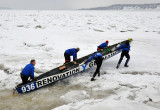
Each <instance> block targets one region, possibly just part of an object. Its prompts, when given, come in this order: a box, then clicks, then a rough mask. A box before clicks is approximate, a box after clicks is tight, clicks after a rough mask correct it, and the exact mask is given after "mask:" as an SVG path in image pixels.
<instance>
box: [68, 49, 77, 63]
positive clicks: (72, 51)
mask: <svg viewBox="0 0 160 110" xmlns="http://www.w3.org/2000/svg"><path fill="white" fill-rule="evenodd" d="M65 53H67V54H68V55H70V56H73V61H76V58H77V50H76V49H75V48H72V49H68V50H66V51H65Z"/></svg>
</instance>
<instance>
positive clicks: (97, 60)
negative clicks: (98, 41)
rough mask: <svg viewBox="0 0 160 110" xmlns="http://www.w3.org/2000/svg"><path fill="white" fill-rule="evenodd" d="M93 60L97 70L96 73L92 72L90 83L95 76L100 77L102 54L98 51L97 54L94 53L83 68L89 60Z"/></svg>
mask: <svg viewBox="0 0 160 110" xmlns="http://www.w3.org/2000/svg"><path fill="white" fill-rule="evenodd" d="M93 59H94V60H95V63H96V65H97V69H96V71H95V72H94V74H93V77H92V78H91V81H94V80H95V79H94V78H95V77H96V75H97V74H98V76H100V68H101V65H102V62H103V56H102V53H101V51H100V50H98V52H96V53H94V54H93V55H92V56H91V57H90V58H89V59H88V60H87V61H86V62H85V67H86V65H87V63H88V62H90V61H91V60H93Z"/></svg>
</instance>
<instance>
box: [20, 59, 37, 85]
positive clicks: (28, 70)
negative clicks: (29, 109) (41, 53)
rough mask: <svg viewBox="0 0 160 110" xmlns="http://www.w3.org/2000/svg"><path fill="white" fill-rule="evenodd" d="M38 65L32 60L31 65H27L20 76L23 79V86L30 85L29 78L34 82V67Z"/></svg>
mask: <svg viewBox="0 0 160 110" xmlns="http://www.w3.org/2000/svg"><path fill="white" fill-rule="evenodd" d="M35 65H36V61H35V60H31V61H30V64H28V65H26V66H25V67H24V69H23V70H22V72H21V74H20V76H21V79H22V84H23V85H24V84H27V83H28V78H29V77H30V79H32V80H34V79H35V78H34V66H35Z"/></svg>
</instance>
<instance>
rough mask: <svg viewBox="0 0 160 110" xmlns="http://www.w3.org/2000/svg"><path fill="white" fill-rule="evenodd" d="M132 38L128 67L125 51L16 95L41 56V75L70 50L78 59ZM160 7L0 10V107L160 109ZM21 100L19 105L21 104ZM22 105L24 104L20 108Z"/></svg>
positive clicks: (38, 71) (18, 109)
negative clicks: (26, 69) (23, 75)
mask: <svg viewBox="0 0 160 110" xmlns="http://www.w3.org/2000/svg"><path fill="white" fill-rule="evenodd" d="M128 38H133V42H132V44H131V51H130V55H131V60H130V62H129V68H124V67H123V64H124V61H125V58H124V60H123V62H122V64H121V66H120V68H119V69H118V70H117V69H116V68H115V67H116V64H117V62H118V60H119V57H120V54H118V55H116V56H114V57H113V58H111V59H108V60H106V61H104V62H103V65H102V68H101V77H97V80H96V81H94V82H90V78H91V76H92V75H93V73H94V71H95V68H92V69H90V70H87V71H86V72H84V73H81V74H79V75H77V76H74V77H71V78H68V79H65V80H63V81H60V82H58V83H57V84H54V85H52V86H49V87H46V88H43V89H40V90H37V91H35V92H31V93H28V94H25V95H19V94H16V95H15V96H12V89H13V88H14V87H15V86H16V84H18V83H20V82H21V79H20V76H19V74H20V72H21V70H22V69H23V67H24V66H25V65H26V64H28V63H29V61H30V59H36V61H37V65H36V67H35V75H36V76H38V75H40V74H42V73H44V72H46V71H48V70H50V69H53V68H55V67H57V66H59V65H62V64H63V63H64V58H63V57H64V56H63V55H64V51H65V50H66V49H67V48H72V47H80V49H81V50H80V52H79V53H78V57H82V56H84V55H87V54H89V53H91V52H94V51H95V50H96V47H97V45H98V44H100V43H102V42H104V41H106V40H109V44H110V45H112V44H114V43H117V42H120V41H123V40H126V39H128ZM159 41H160V14H159V11H14V10H10V11H3V10H1V11H0V75H1V77H0V108H1V109H4V110H5V109H6V110H14V109H15V110H21V109H24V110H29V109H35V110H44V109H45V110H51V109H53V110H74V109H75V110H77V109H78V110H97V109H98V110H106V109H107V110H115V109H116V110H134V109H137V110H144V109H145V110H158V109H160V66H159V65H160V43H159ZM17 103H18V104H17ZM19 105H21V106H19Z"/></svg>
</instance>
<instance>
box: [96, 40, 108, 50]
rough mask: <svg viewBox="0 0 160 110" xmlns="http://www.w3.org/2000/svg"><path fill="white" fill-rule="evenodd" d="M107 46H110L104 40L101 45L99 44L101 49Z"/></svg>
mask: <svg viewBox="0 0 160 110" xmlns="http://www.w3.org/2000/svg"><path fill="white" fill-rule="evenodd" d="M107 46H108V43H106V42H104V43H102V44H101V45H99V46H98V47H99V48H100V49H104V48H105V47H107Z"/></svg>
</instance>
